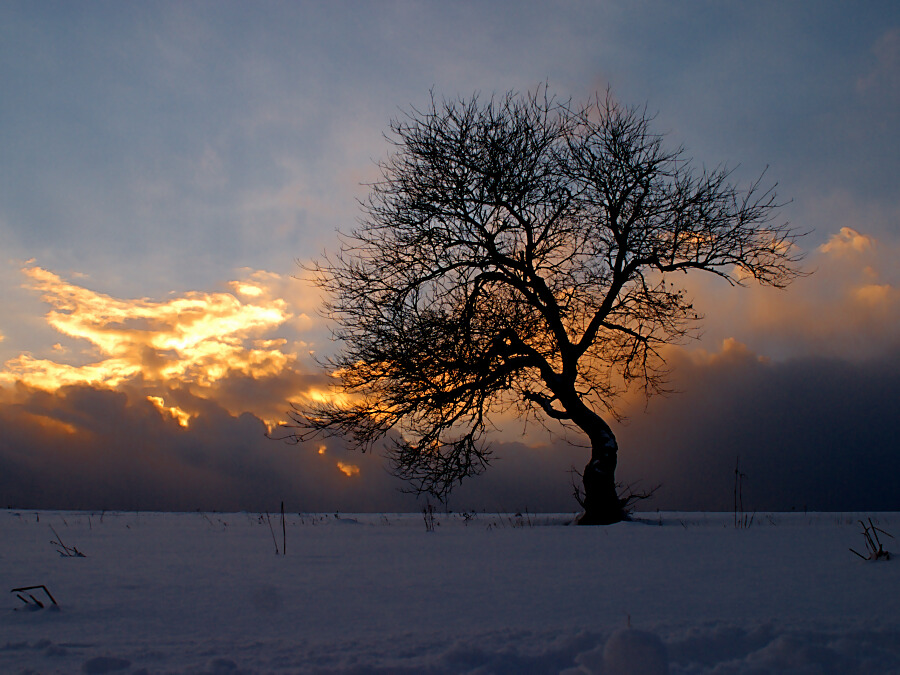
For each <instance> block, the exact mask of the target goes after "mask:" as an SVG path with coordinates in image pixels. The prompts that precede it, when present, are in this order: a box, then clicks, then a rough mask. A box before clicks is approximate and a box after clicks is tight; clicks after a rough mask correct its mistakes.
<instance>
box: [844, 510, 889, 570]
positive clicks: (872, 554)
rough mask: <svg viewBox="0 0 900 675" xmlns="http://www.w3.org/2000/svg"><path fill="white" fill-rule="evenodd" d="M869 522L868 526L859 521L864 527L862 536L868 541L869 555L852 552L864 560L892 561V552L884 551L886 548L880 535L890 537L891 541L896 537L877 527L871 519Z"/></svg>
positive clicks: (867, 549)
mask: <svg viewBox="0 0 900 675" xmlns="http://www.w3.org/2000/svg"><path fill="white" fill-rule="evenodd" d="M867 520H868V521H869V524H868V526H867V525H866V524H865V523H864V522H863V521H861V520H860V521H859V524H860V525H862V529H863V531H862V534H863V537H865V539H866V553H868V555H863V554H862V553H860V552H859V551H855V550H853V549H852V548H851V549H850V550H851V551H852V552H853V553H855V554H856V555H858V556H859V557H860V558H862V559H863V560H890V559H891V554H890V551H885V550H884V547H883V546H882V545H881V540H880V539H879V538H878V533H879V532H881V534H883V535H885V536H888V537H890V538H891V539H893V538H894V535H892V534H889V533H888V532H885V531H884V530H882V529H881V528H880V527H875V525H874V524H873V523H872V519H871V518H868V519H867Z"/></svg>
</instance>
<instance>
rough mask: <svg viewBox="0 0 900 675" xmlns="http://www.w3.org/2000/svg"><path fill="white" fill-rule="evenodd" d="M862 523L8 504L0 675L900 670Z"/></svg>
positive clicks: (0, 560) (834, 517) (894, 521)
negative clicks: (94, 509) (604, 523)
mask: <svg viewBox="0 0 900 675" xmlns="http://www.w3.org/2000/svg"><path fill="white" fill-rule="evenodd" d="M864 517H871V518H872V521H873V523H874V524H875V525H877V526H878V527H879V528H881V529H882V530H883V531H886V532H890V533H892V534H895V535H896V534H898V533H900V514H897V513H882V514H865V515H864V514H837V513H828V514H825V513H821V514H801V513H796V514H762V515H760V514H757V515H756V516H755V517H754V519H753V522H752V524H751V525H750V526H749V527H747V528H740V529H737V528H735V527H734V521H733V516H732V514H712V513H661V514H652V515H651V514H643V515H642V516H641V518H640V519H638V520H636V521H634V522H627V523H620V524H618V525H614V526H609V527H568V526H566V524H567V523H569V522H571V520H572V515H543V514H542V515H537V516H535V515H528V514H526V515H524V516H509V515H502V514H435V528H434V531H433V532H427V531H426V527H425V522H424V519H423V516H422V514H356V515H343V514H288V515H287V518H286V522H285V532H284V534H282V526H281V517H280V515H278V516H274V515H271V516H270V517H268V518H267V517H266V515H265V514H262V515H260V514H248V513H229V514H221V513H178V514H174V513H166V514H163V513H135V512H128V513H125V512H107V513H103V514H101V513H86V512H69V511H66V512H62V511H53V512H51V511H40V512H34V511H13V510H7V511H2V512H0V580H2V582H3V584H5V586H6V588H4V589H0V590H2V591H3V594H4V595H3V599H2V603H0V672H2V673H20V672H21V673H26V672H39V673H79V672H80V673H129V674H132V675H136V674H138V673H229V674H234V673H321V674H325V673H353V674H356V675H369V674H373V675H374V674H376V673H400V674H403V673H427V674H434V675H437V674H443V673H448V674H449V673H453V674H456V673H472V674H473V675H474V674H478V675H488V674H490V673H510V674H511V673H554V674H556V673H564V674H565V675H586V674H587V675H591V674H604V675H613V674H617V673H630V674H631V675H656V674H658V673H672V674H685V675H687V674H691V675H695V674H700V673H715V674H717V675H724V674H731V673H735V674H737V673H748V674H749V673H754V674H759V673H900V612H898V607H897V605H898V598H900V561H897V559H896V558H895V559H894V560H891V561H877V562H875V561H864V560H862V559H860V558H859V557H857V556H855V555H854V554H852V553H851V552H850V551H849V550H848V549H849V548H850V547H853V548H856V549H857V550H862V549H863V548H864V546H865V544H864V540H863V536H862V528H861V526H860V525H859V522H858V520H859V519H861V518H864ZM51 527H52V529H51ZM54 531H55V532H54ZM57 535H58V538H57ZM882 539H883V543H884V544H885V548H886V549H888V550H894V551H895V550H896V549H897V548H898V547H900V545H898V543H896V540H893V539H890V538H887V537H885V536H884V535H882ZM51 542H57V543H56V544H55V543H51ZM58 544H61V545H62V546H65V547H68V550H74V549H77V550H78V551H80V552H82V553H83V554H84V557H77V556H65V557H64V556H63V555H61V554H60V551H62V552H66V549H64V548H62V546H60V545H58ZM285 544H286V547H287V549H286V554H285V555H280V554H278V555H276V546H277V548H278V550H279V552H282V548H283V546H284V545H285ZM41 584H43V585H45V586H46V587H47V589H48V590H49V591H50V593H51V594H52V596H53V598H55V600H56V601H57V602H58V603H59V606H58V608H56V609H55V608H53V607H52V603H50V602H49V601H48V600H47V597H46V596H45V595H43V591H42V590H33V591H30V592H31V593H32V594H33V595H34V596H35V598H36V599H38V600H40V601H42V602H43V603H44V604H45V608H44V609H34V607H35V606H34V605H33V604H32V603H31V602H30V601H29V605H26V604H24V603H23V602H22V600H20V599H19V598H18V597H17V594H16V593H10V592H7V591H9V590H10V589H14V588H22V587H26V586H36V585H41ZM18 595H22V593H19V594H18ZM54 609H55V611H54Z"/></svg>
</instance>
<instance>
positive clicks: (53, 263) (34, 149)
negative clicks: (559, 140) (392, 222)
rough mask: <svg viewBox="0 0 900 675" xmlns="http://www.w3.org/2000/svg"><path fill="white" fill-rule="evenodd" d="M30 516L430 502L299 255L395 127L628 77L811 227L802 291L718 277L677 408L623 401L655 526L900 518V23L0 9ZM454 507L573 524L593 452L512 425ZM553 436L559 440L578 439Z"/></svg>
mask: <svg viewBox="0 0 900 675" xmlns="http://www.w3.org/2000/svg"><path fill="white" fill-rule="evenodd" d="M0 65H2V67H0V91H2V96H0V251H2V255H0V284H2V289H3V292H2V295H0V506H15V507H18V508H40V507H44V508H87V509H101V508H126V509H177V510H195V509H198V508H200V509H206V510H213V509H215V510H239V509H248V510H263V509H273V508H276V506H277V505H278V503H279V502H280V501H282V500H283V501H285V504H286V507H287V508H289V509H291V510H304V511H330V510H340V511H344V512H352V511H391V510H409V509H416V508H420V505H421V500H420V501H416V500H415V499H414V498H413V497H411V496H410V495H407V494H404V493H402V492H401V491H400V488H402V487H403V485H402V483H400V482H399V481H398V480H397V479H395V478H393V477H392V476H390V475H389V473H388V471H387V469H386V465H385V463H384V460H383V459H382V458H381V457H379V456H377V455H375V456H373V455H360V454H359V453H356V452H354V451H352V450H351V449H348V448H347V447H345V445H344V444H343V443H342V442H341V441H340V440H339V439H329V440H327V441H324V442H312V443H307V444H303V445H294V446H292V445H287V444H285V443H282V442H279V441H275V440H272V439H270V438H267V436H266V434H267V431H270V430H274V429H277V425H278V424H279V422H282V421H284V420H285V419H286V411H287V410H288V409H289V408H290V405H291V402H296V403H302V402H303V401H305V400H309V399H310V398H313V399H314V398H316V397H321V396H327V395H328V379H329V378H328V377H326V376H325V374H324V373H323V372H322V370H321V369H320V368H319V367H318V366H317V363H316V360H315V357H317V356H318V357H321V356H326V355H327V354H329V353H333V352H334V350H335V349H338V348H339V345H336V344H334V343H333V341H332V340H331V337H330V335H331V334H330V328H329V326H328V324H327V323H326V322H325V321H324V320H323V319H322V318H321V317H320V315H319V314H318V313H317V308H318V307H319V305H320V302H321V295H320V293H319V291H318V290H317V289H316V288H315V287H314V286H313V285H312V284H311V283H310V281H309V279H308V275H307V274H306V273H305V272H304V270H303V268H302V267H301V266H300V264H301V263H303V262H308V261H311V260H313V259H315V258H316V257H318V256H321V255H322V253H323V252H326V251H329V250H331V251H333V250H335V248H336V247H337V245H338V239H337V232H338V231H339V230H341V231H349V230H351V229H352V228H353V227H354V226H356V224H357V222H358V218H359V216H360V210H359V207H358V201H357V200H359V199H362V198H364V197H365V195H366V191H367V188H366V182H367V181H371V180H372V179H373V178H375V177H376V176H377V167H376V164H375V163H376V162H377V161H378V160H379V159H381V158H383V157H385V156H386V154H387V153H388V152H389V148H390V146H389V144H388V142H387V141H386V140H385V137H384V133H385V131H386V129H387V127H388V125H389V122H390V120H391V119H392V118H395V117H397V116H399V115H400V114H402V112H403V111H404V110H408V109H409V108H410V107H412V106H417V105H418V106H421V105H423V104H425V103H427V101H428V100H429V96H430V92H432V91H433V92H434V93H435V94H436V95H437V96H439V97H457V96H470V95H472V94H473V93H475V92H480V93H482V94H491V93H504V92H507V91H510V90H514V91H519V92H526V91H529V90H534V89H535V88H536V87H538V86H541V85H542V84H546V85H547V86H548V88H549V89H550V90H551V91H552V92H555V93H556V94H557V95H558V96H560V97H562V98H569V97H571V98H572V99H573V100H575V101H585V100H587V99H588V98H589V97H590V96H592V95H593V94H595V93H596V92H598V91H600V92H603V91H605V90H606V89H607V87H609V88H610V89H611V91H612V93H613V95H614V96H615V97H616V98H617V99H618V100H619V101H621V102H623V103H625V104H632V105H645V104H646V106H647V108H648V110H649V111H650V112H651V113H652V114H655V119H654V122H653V128H654V129H655V130H656V131H658V132H660V133H662V134H665V136H666V142H667V143H668V144H669V145H670V146H672V147H675V146H679V145H680V146H683V147H684V148H685V151H686V154H687V155H688V156H690V157H692V158H693V160H694V162H695V163H696V164H697V166H718V165H721V164H725V165H727V166H729V167H732V168H734V177H735V180H737V181H738V182H739V183H741V184H747V183H748V182H749V181H751V180H753V179H755V178H756V177H758V176H759V175H760V174H761V173H763V172H765V178H764V180H765V181H767V182H769V183H773V184H775V183H777V193H778V195H779V198H780V199H782V200H783V201H784V202H785V206H784V207H783V208H782V209H781V211H780V214H779V216H780V218H781V219H783V220H785V221H789V222H790V223H791V224H792V225H793V226H794V227H795V228H797V230H799V231H802V232H806V233H807V234H806V236H805V237H803V238H802V239H801V241H800V243H799V245H800V248H801V249H802V250H803V252H804V253H805V256H806V257H805V260H804V269H805V270H806V271H809V272H811V274H810V275H809V276H806V277H803V278H801V279H799V280H797V281H796V282H795V283H794V284H793V285H792V286H791V287H790V288H789V289H787V290H785V291H778V290H773V289H763V288H758V287H753V286H747V287H744V288H731V287H729V286H727V285H726V284H724V283H723V282H722V281H721V280H718V279H715V278H702V277H694V276H688V277H686V278H685V280H684V283H685V287H686V288H687V289H688V290H689V292H690V293H691V295H692V296H693V297H694V298H695V305H696V306H697V307H698V308H699V310H700V311H701V312H702V313H703V314H704V316H705V319H704V321H703V323H702V329H703V332H702V336H701V337H700V338H699V339H698V340H696V341H692V342H689V343H686V344H683V345H677V346H673V347H671V349H669V350H668V351H667V358H668V362H669V364H670V365H671V366H672V375H671V386H672V388H673V389H674V390H676V391H677V393H674V394H672V395H670V396H667V397H664V398H660V397H657V398H654V399H652V400H650V401H646V400H644V399H641V398H640V397H637V396H635V397H630V398H628V399H626V400H625V401H624V402H623V405H622V413H623V414H624V416H625V417H626V420H625V421H624V422H623V423H621V424H620V423H617V424H616V425H615V427H614V429H615V431H616V434H617V436H618V438H619V445H620V460H619V476H620V478H621V479H622V480H623V482H625V483H629V484H630V483H634V482H637V483H638V485H641V486H645V487H652V486H654V485H657V484H660V485H661V487H660V489H659V490H658V491H657V492H656V494H655V497H654V499H653V500H652V501H651V502H648V504H649V505H650V506H649V508H661V509H713V510H731V509H732V508H733V493H734V486H735V466H736V465H737V464H738V462H739V463H740V464H739V467H740V472H741V473H742V474H743V477H742V479H741V490H742V496H743V499H744V505H745V507H746V508H748V509H759V510H790V509H811V510H838V511H840V510H898V509H900V493H898V491H897V490H896V489H895V487H896V477H897V475H898V473H900V455H898V453H897V451H896V440H895V439H896V438H897V437H898V435H900V424H898V421H897V419H898V416H897V415H896V404H897V400H898V398H900V385H898V381H900V379H898V375H900V271H898V266H897V265H896V260H897V259H898V254H900V196H898V190H897V180H898V176H900V159H898V157H900V153H898V152H897V148H900V112H898V111H900V9H898V7H897V5H896V3H893V2H861V3H854V4H852V5H850V4H847V3H841V2H818V3H782V2H760V3H752V4H748V3H739V2H701V1H688V2H682V3H669V2H664V1H661V0H660V1H658V2H657V1H640V2H579V1H576V0H572V1H571V2H547V3H521V2H511V1H510V2H502V1H498V2H491V3H482V2H454V3H433V2H424V1H420V2H413V1H410V2H372V3H353V2H332V3H315V2H291V3H280V2H270V3H264V4H261V5H260V4H256V3H253V4H251V3H242V2H209V3H207V2H128V1H124V2H123V1H117V2H92V3H87V4H85V3H70V2H41V3H35V2H15V1H7V2H4V3H0ZM496 425H497V431H496V433H495V454H496V456H497V458H498V459H497V461H496V462H495V463H494V465H493V466H492V467H491V468H490V469H489V471H488V472H487V473H486V474H485V475H484V476H482V477H479V478H477V479H474V480H472V481H470V482H469V483H467V484H465V485H463V486H462V487H461V488H460V489H459V490H458V491H457V492H456V493H454V495H453V496H452V497H451V501H450V506H451V507H452V508H454V509H456V510H463V509H488V510H519V509H524V508H529V509H531V510H550V511H566V510H575V509H576V508H577V505H576V504H575V503H574V500H573V499H572V474H571V473H570V469H571V468H572V467H573V466H575V467H583V465H584V463H585V462H586V460H587V456H586V453H587V451H586V450H585V449H584V448H583V447H578V442H579V439H578V438H577V437H573V436H572V435H571V434H569V435H567V434H565V433H564V432H560V433H553V434H548V433H547V432H546V431H544V430H542V429H540V428H534V427H533V426H532V427H528V428H524V429H523V428H522V425H521V424H520V423H519V422H518V421H517V420H511V419H498V420H497V422H496ZM551 429H552V427H551Z"/></svg>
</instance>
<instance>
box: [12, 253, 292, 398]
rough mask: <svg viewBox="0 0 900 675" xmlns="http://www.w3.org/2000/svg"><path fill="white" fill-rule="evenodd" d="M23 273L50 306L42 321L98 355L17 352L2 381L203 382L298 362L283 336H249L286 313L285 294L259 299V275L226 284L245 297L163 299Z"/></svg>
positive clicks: (30, 270)
mask: <svg viewBox="0 0 900 675" xmlns="http://www.w3.org/2000/svg"><path fill="white" fill-rule="evenodd" d="M23 272H24V273H25V275H26V276H27V277H28V278H29V279H30V282H31V283H30V286H31V287H32V288H34V289H36V290H39V291H41V292H42V294H43V295H42V299H43V300H44V302H46V303H47V304H49V305H50V306H51V308H52V309H51V311H50V312H49V313H48V314H47V321H48V323H49V324H50V325H51V326H53V327H54V328H55V329H56V330H58V331H59V332H60V333H63V334H65V335H68V336H70V337H73V338H81V339H84V340H87V341H88V342H90V343H91V344H92V345H93V347H94V350H95V352H96V353H97V354H98V356H99V357H100V358H99V360H96V361H94V362H92V363H88V364H86V365H70V364H63V363H57V362H55V361H51V360H47V359H37V358H34V357H32V356H31V355H29V354H22V355H20V356H18V357H16V358H14V359H11V360H9V361H7V363H6V367H5V369H4V371H3V372H0V383H11V382H15V381H22V382H24V383H26V384H28V385H31V386H34V387H39V388H41V389H46V390H49V391H54V390H56V389H58V388H59V387H61V386H65V385H72V384H89V385H103V386H109V387H117V386H118V385H119V384H121V383H122V382H123V381H124V380H129V379H134V378H137V377H141V378H143V380H144V381H151V382H152V381H170V380H178V381H181V382H188V383H194V384H198V385H200V386H209V385H210V384H212V383H213V382H215V381H217V380H220V379H222V378H224V377H226V376H227V375H229V374H230V373H239V374H243V375H249V376H252V377H262V376H267V375H275V374H278V373H281V372H283V371H284V370H286V369H288V368H289V367H290V366H292V365H293V364H294V363H295V361H296V356H295V355H294V354H290V353H285V352H284V351H282V350H283V348H284V346H285V344H286V341H285V340H283V339H266V340H255V341H253V340H251V338H252V337H254V336H258V335H259V334H260V333H263V332H265V331H269V330H271V329H273V328H276V327H278V326H280V325H281V324H283V323H284V322H285V321H287V320H288V319H290V318H291V314H290V313H289V312H288V309H287V305H286V303H285V302H284V300H282V299H280V298H274V299H265V298H264V297H263V296H265V292H264V289H263V288H262V286H261V285H260V283H257V282H253V283H249V282H248V283H241V282H233V283H232V287H233V288H235V289H236V291H237V292H238V293H239V294H240V295H241V296H242V297H243V298H245V300H242V299H241V298H238V297H237V296H236V295H233V294H231V293H201V292H189V293H185V294H184V295H183V296H181V297H176V298H172V299H169V300H164V301H154V300H148V299H146V298H142V299H137V300H122V299H117V298H113V297H111V296H109V295H105V294H102V293H97V292H95V291H92V290H89V289H87V288H83V287H81V286H77V285H75V284H72V283H69V282H66V281H65V280H63V279H62V278H60V277H59V276H58V275H57V274H54V273H53V272H50V271H48V270H45V269H42V268H40V267H27V268H25V269H24V270H23ZM269 276H272V275H269ZM57 351H60V350H57Z"/></svg>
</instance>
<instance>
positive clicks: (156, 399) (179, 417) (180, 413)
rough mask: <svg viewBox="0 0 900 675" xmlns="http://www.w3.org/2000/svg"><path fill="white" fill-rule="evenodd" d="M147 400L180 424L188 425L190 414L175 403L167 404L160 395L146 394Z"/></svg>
mask: <svg viewBox="0 0 900 675" xmlns="http://www.w3.org/2000/svg"><path fill="white" fill-rule="evenodd" d="M147 400H148V401H150V403H152V404H153V405H154V406H156V409H157V410H159V411H160V412H162V413H166V414H168V415H171V416H172V417H173V418H174V419H175V420H176V421H177V422H178V424H180V425H181V426H183V427H185V428H187V427H188V426H189V425H190V423H191V414H190V413H186V412H185V411H184V410H182V409H181V408H179V407H178V406H177V405H171V406H167V405H166V402H165V399H163V397H162V396H148V397H147Z"/></svg>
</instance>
